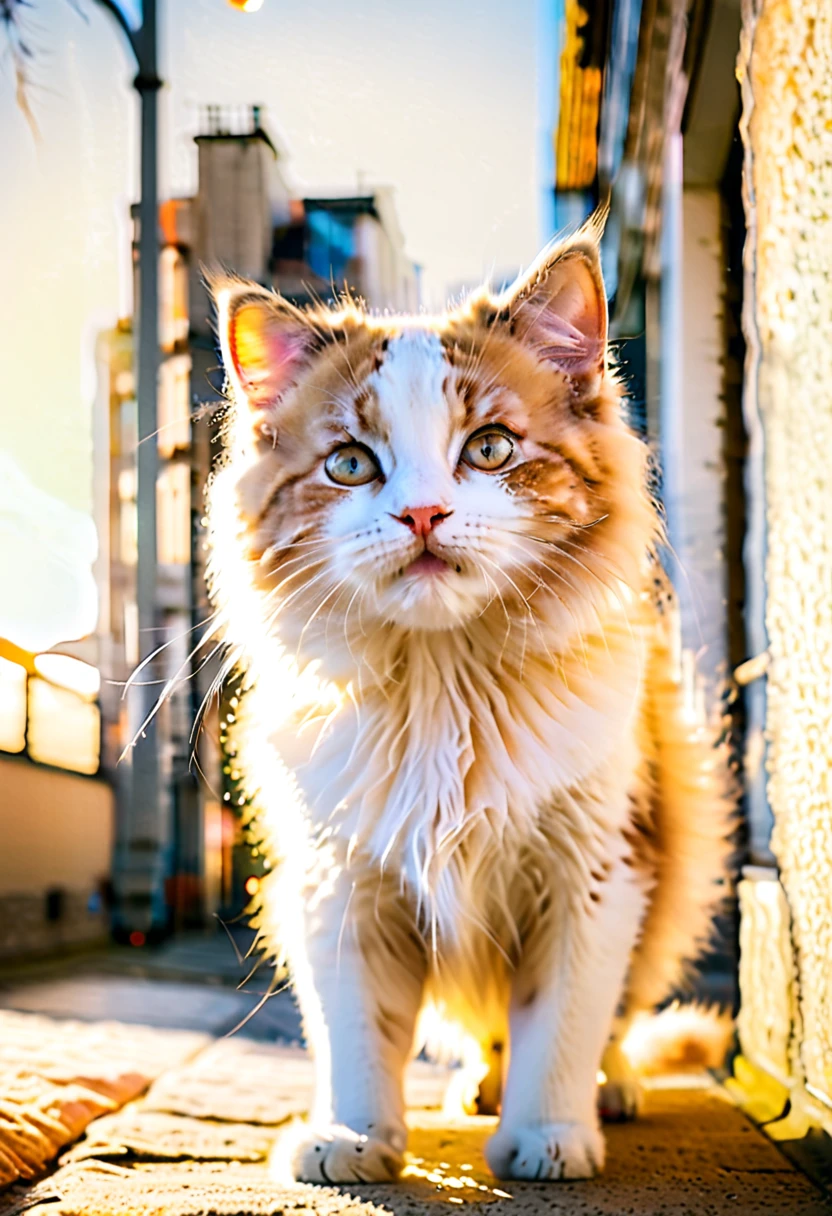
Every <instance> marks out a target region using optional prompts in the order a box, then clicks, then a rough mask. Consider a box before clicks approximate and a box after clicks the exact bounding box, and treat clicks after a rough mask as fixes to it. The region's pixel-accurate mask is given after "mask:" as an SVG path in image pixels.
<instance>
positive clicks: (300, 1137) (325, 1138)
mask: <svg viewBox="0 0 832 1216" xmlns="http://www.w3.org/2000/svg"><path fill="white" fill-rule="evenodd" d="M269 1165H270V1169H271V1173H272V1175H273V1176H274V1177H277V1178H279V1179H280V1180H281V1181H284V1182H285V1181H289V1180H290V1179H291V1180H293V1181H295V1182H329V1183H333V1184H335V1183H341V1182H395V1180H396V1179H397V1178H398V1176H399V1174H400V1173H401V1172H402V1168H403V1166H404V1159H403V1157H402V1154H401V1153H400V1152H398V1151H397V1150H396V1149H395V1148H393V1147H391V1145H390V1144H388V1143H387V1142H386V1141H385V1140H376V1139H372V1138H371V1137H369V1136H364V1135H360V1134H359V1133H358V1132H354V1131H353V1130H352V1128H349V1127H344V1126H343V1125H342V1124H338V1123H332V1124H328V1125H326V1126H312V1125H310V1124H308V1123H295V1124H293V1125H292V1126H291V1127H289V1128H287V1130H286V1131H285V1132H284V1133H283V1135H282V1136H281V1137H280V1138H279V1139H278V1140H277V1142H276V1143H275V1146H274V1149H273V1150H272V1155H271V1160H270V1162H269Z"/></svg>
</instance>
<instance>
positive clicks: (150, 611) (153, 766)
mask: <svg viewBox="0 0 832 1216" xmlns="http://www.w3.org/2000/svg"><path fill="white" fill-rule="evenodd" d="M98 2H99V3H100V4H101V5H102V6H103V7H104V8H106V9H107V10H108V11H109V12H110V13H111V14H112V16H113V17H114V18H115V20H116V23H117V24H118V25H119V27H120V29H121V30H122V32H123V33H124V35H125V37H126V38H127V42H128V43H129V46H130V49H131V50H132V52H133V56H134V58H135V61H136V67H137V73H136V78H135V80H134V81H133V87H134V88H135V89H136V91H137V93H138V94H139V99H140V102H141V194H140V198H139V206H138V220H139V233H138V296H139V300H138V304H139V307H138V310H137V312H138V335H137V340H136V346H135V372H136V404H137V414H138V441H139V443H138V449H137V459H136V463H137V469H136V473H137V486H136V503H137V531H138V536H137V548H138V553H137V564H136V603H137V609H138V638H139V659H140V660H144V659H145V658H147V657H148V656H149V655H151V654H152V653H153V650H154V649H155V647H156V646H157V645H158V634H157V632H156V627H157V595H156V574H157V568H156V479H157V471H158V453H157V445H156V440H155V435H156V429H157V417H156V415H157V386H158V374H159V318H158V313H159V270H158V268H159V241H158V230H157V229H158V208H159V200H158V194H159V191H158V164H157V162H158V93H159V89H160V88H161V85H162V82H161V80H160V79H159V74H158V41H157V27H156V16H157V4H156V0H142V4H141V24H140V25H139V26H137V27H135V28H134V25H133V23H131V21H130V19H129V17H128V15H127V13H126V12H125V7H126V6H125V5H124V3H123V0H98ZM157 693H158V688H157V687H156V686H155V685H154V684H153V683H152V675H151V670H150V665H148V667H147V668H145V669H144V673H143V676H142V682H140V683H138V684H137V685H135V686H133V687H131V689H130V690H129V693H128V710H129V716H128V721H129V724H130V725H129V729H130V730H132V731H135V730H137V729H138V728H139V726H140V725H141V724H142V723H143V722H144V721H145V719H146V718H147V717H148V716H149V714H150V712H151V710H152V707H153V704H154V702H155V698H156V695H157ZM131 761H132V762H131V765H130V768H129V770H128V772H127V779H126V780H125V782H124V787H125V788H124V789H123V790H122V806H121V807H120V812H121V821H120V823H119V824H118V828H117V836H116V839H117V842H118V843H117V852H116V882H115V888H116V909H115V929H116V932H117V934H118V935H119V936H121V937H124V938H125V939H127V940H130V941H131V942H132V943H133V944H136V945H138V944H142V943H143V942H144V941H145V940H147V938H148V937H149V936H151V935H155V934H158V933H159V932H160V931H161V930H163V929H164V924H165V919H166V914H165V904H164V898H163V879H164V874H163V871H162V865H163V846H164V839H163V833H162V830H161V827H162V825H161V822H160V806H161V794H162V790H161V788H160V771H159V755H158V747H157V739H156V729H155V723H154V722H153V721H151V722H150V723H149V725H148V726H147V727H145V729H144V731H143V734H142V736H141V737H140V739H139V741H138V743H137V745H136V747H135V748H134V749H133V752H132V757H131Z"/></svg>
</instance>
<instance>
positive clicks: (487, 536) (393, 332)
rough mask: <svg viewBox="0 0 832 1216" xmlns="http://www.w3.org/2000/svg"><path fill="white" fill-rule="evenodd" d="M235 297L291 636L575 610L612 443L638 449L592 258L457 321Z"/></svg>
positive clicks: (267, 549)
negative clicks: (320, 628)
mask: <svg viewBox="0 0 832 1216" xmlns="http://www.w3.org/2000/svg"><path fill="white" fill-rule="evenodd" d="M217 298H218V305H219V313H220V331H221V337H222V343H223V355H224V361H225V366H226V369H227V371H228V374H229V378H230V380H231V382H232V386H233V390H234V396H235V400H236V402H237V407H238V412H237V416H236V428H237V435H236V442H237V445H238V449H239V450H240V451H242V452H244V453H245V454H246V455H245V459H244V460H243V462H242V467H243V468H244V471H243V473H242V475H241V476H240V479H239V483H238V494H237V497H238V503H239V509H240V514H241V517H242V520H243V523H244V525H245V540H244V543H245V544H246V546H247V554H248V557H249V558H250V560H251V561H252V562H254V563H256V582H257V585H258V587H259V588H260V589H261V590H262V592H263V593H264V594H265V595H267V596H269V597H270V605H273V606H274V608H275V610H276V609H277V605H278V604H280V605H281V608H280V612H279V613H277V615H276V616H275V619H277V617H279V616H281V614H282V616H283V619H284V620H294V621H295V622H296V623H297V622H300V623H304V622H306V623H308V622H309V620H310V618H317V619H319V620H326V622H327V628H328V629H329V628H330V627H331V628H332V632H333V634H334V635H337V636H344V635H347V636H348V635H349V633H350V632H351V631H355V630H361V631H366V630H367V629H370V628H372V627H373V626H375V625H377V624H378V623H380V622H382V621H391V622H395V623H397V624H399V625H401V626H404V627H406V628H409V629H433V630H435V629H448V628H452V627H454V626H458V625H461V624H465V623H466V622H468V621H470V620H472V619H473V618H476V617H478V616H479V615H481V614H483V613H484V612H485V611H487V610H489V609H494V610H496V611H497V612H499V613H500V614H509V615H514V616H517V615H518V614H519V615H520V616H522V615H524V614H526V615H528V614H531V613H533V612H534V611H535V610H536V609H535V597H536V596H539V595H540V594H541V593H544V595H547V596H548V599H549V601H550V603H551V602H552V601H553V598H554V601H557V602H558V603H559V604H563V605H565V608H566V611H567V612H569V611H571V610H570V606H569V605H570V601H571V600H572V599H573V598H574V591H573V589H574V588H575V587H576V584H578V583H580V582H581V581H582V579H583V578H584V576H583V575H582V574H581V568H582V567H583V568H586V562H585V560H584V558H583V557H582V556H581V552H580V550H582V549H583V550H588V548H589V545H590V543H593V544H594V543H595V540H594V537H593V534H594V533H595V534H597V535H598V536H599V537H601V536H602V535H603V532H604V524H605V521H606V520H607V519H608V518H609V515H610V510H611V502H612V500H613V498H614V493H613V492H612V489H611V479H614V478H615V476H616V471H615V469H613V468H612V467H610V459H609V457H610V455H611V453H610V450H609V447H608V445H605V432H606V431H610V433H611V434H612V433H613V432H614V433H615V434H616V435H618V436H619V437H620V436H621V435H622V434H624V432H625V428H623V427H622V425H621V423H620V420H619V419H618V410H617V394H616V393H615V392H614V391H612V390H611V388H610V385H609V383H608V382H607V377H606V375H605V370H604V358H605V340H606V331H605V326H606V304H605V298H604V292H603V284H602V281H601V276H600V270H599V267H598V261H597V254H596V252H595V250H594V247H592V246H591V245H589V246H581V247H579V248H572V249H570V250H569V251H567V252H565V253H562V254H560V255H559V256H556V257H553V258H552V259H550V261H548V262H543V263H541V265H540V266H538V267H537V268H536V269H535V271H534V272H533V273H532V275H531V276H530V277H529V279H528V280H527V281H526V282H525V283H523V284H521V285H520V286H519V287H518V288H517V289H516V290H515V291H514V292H513V293H509V294H507V295H506V296H504V297H502V298H500V299H496V300H495V299H494V298H492V297H491V296H489V295H488V294H487V293H486V292H483V293H482V294H481V295H479V296H478V297H476V298H474V299H473V300H471V301H469V302H468V303H467V304H466V305H465V306H463V307H462V308H460V309H459V310H457V311H454V312H451V313H449V314H446V315H445V316H443V317H440V318H432V319H428V318H395V317H393V318H379V317H370V316H365V315H363V314H362V313H361V312H360V311H359V310H357V309H355V308H353V307H345V308H344V309H343V310H342V311H340V312H326V311H325V310H317V311H316V312H314V313H311V314H303V313H300V312H298V311H297V310H296V309H294V308H292V307H291V306H290V305H287V304H286V303H285V302H283V301H281V300H279V299H278V298H277V297H275V296H273V295H271V294H269V293H266V292H265V291H263V290H262V289H260V288H258V287H256V286H253V285H251V284H243V283H234V282H233V283H230V284H225V285H223V286H221V287H220V289H219V290H218V292H217ZM607 415H609V416H608V417H607ZM590 538H593V539H592V541H591V542H590ZM596 577H597V576H596ZM294 632H295V633H296V632H297V630H295V631H294Z"/></svg>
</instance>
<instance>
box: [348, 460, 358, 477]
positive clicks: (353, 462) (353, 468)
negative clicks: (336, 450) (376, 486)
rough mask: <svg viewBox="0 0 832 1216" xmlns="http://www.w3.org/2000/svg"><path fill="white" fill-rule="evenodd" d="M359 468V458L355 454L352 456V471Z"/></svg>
mask: <svg viewBox="0 0 832 1216" xmlns="http://www.w3.org/2000/svg"><path fill="white" fill-rule="evenodd" d="M357 469H358V459H357V458H356V457H355V456H350V472H351V473H355V472H356V471H357Z"/></svg>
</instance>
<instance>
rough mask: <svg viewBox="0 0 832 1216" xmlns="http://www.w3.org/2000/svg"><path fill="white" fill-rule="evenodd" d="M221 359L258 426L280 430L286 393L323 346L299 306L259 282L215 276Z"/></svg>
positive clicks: (239, 401)
mask: <svg viewBox="0 0 832 1216" xmlns="http://www.w3.org/2000/svg"><path fill="white" fill-rule="evenodd" d="M211 287H212V291H213V294H214V299H215V301H216V305H217V328H218V331H219V339H220V345H221V348H222V359H223V365H224V367H225V372H226V375H227V376H228V379H229V381H230V382H231V387H232V388H233V390H234V397H235V400H236V401H237V404H238V405H239V406H244V405H247V406H248V409H249V411H250V416H251V421H252V424H253V425H254V426H255V429H257V430H260V429H263V428H266V429H267V428H269V427H271V429H272V430H274V431H276V421H277V416H278V414H279V411H280V406H281V402H282V401H283V399H284V397H285V396H286V395H287V394H288V393H289V392H290V391H291V389H292V388H294V386H295V385H296V384H297V382H298V380H299V379H300V378H301V376H302V375H303V373H304V371H305V370H306V369H307V367H308V366H309V363H310V362H311V360H312V358H313V356H314V354H315V351H316V348H317V346H318V345H319V340H318V337H319V336H318V334H317V332H316V330H315V329H314V328H313V326H312V325H311V324H310V323H309V320H308V318H307V317H306V316H305V314H304V313H303V312H301V311H300V309H298V308H295V307H294V305H293V304H290V303H289V302H288V301H287V300H284V299H282V298H281V297H280V296H277V295H275V294H274V292H271V291H267V290H266V289H265V288H264V287H260V286H259V285H258V284H256V283H246V282H241V281H239V280H234V279H230V280H229V279H215V280H214V281H213V282H212V283H211Z"/></svg>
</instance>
